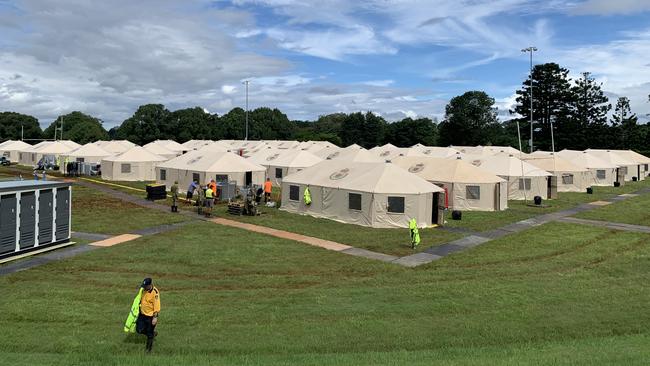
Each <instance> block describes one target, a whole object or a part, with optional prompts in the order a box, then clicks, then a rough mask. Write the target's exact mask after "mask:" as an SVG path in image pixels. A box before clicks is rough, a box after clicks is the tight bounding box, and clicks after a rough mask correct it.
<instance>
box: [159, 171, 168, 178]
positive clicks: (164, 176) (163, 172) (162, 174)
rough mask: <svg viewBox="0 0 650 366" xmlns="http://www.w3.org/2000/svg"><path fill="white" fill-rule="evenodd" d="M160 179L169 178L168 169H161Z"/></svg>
mask: <svg viewBox="0 0 650 366" xmlns="http://www.w3.org/2000/svg"><path fill="white" fill-rule="evenodd" d="M160 180H167V171H166V170H165V169H160Z"/></svg>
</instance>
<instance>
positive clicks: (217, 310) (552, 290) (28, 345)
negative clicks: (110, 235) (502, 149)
mask: <svg viewBox="0 0 650 366" xmlns="http://www.w3.org/2000/svg"><path fill="white" fill-rule="evenodd" d="M649 242H650V236H647V235H644V234H638V233H621V232H613V231H609V230H605V229H602V228H594V227H586V226H577V225H570V224H561V223H553V224H547V225H544V226H541V227H537V228H534V229H531V230H529V231H526V232H523V233H520V234H517V235H512V236H508V237H504V238H502V239H500V240H497V241H494V242H490V243H488V244H485V245H482V246H480V247H477V248H474V249H472V250H468V251H465V252H461V253H458V254H455V255H452V256H450V257H448V258H446V259H444V260H441V261H437V262H434V263H431V264H429V265H426V266H423V267H418V268H416V269H407V268H403V267H399V266H396V265H391V264H385V263H381V262H377V261H370V260H365V259H362V258H356V257H351V256H347V255H343V254H340V253H336V252H331V251H326V250H321V249H318V248H314V247H310V246H307V245H301V244H298V243H295V242H290V241H285V240H280V239H276V238H271V237H267V236H262V235H258V234H255V233H250V232H246V231H241V230H237V229H232V228H226V227H220V226H217V225H213V224H209V223H196V224H191V225H190V226H186V227H183V228H181V229H179V230H176V231H173V232H168V233H165V234H164V235H157V236H150V237H144V238H141V239H138V240H136V241H133V242H129V243H124V244H121V245H118V246H114V247H111V248H105V249H98V250H96V251H92V252H89V253H85V254H82V255H80V256H78V257H75V258H73V259H70V260H66V261H63V262H58V263H52V264H48V265H44V266H41V267H37V268H34V269H31V270H28V271H24V272H20V273H15V274H12V275H9V276H4V277H0V291H2V293H3V296H2V300H0V314H3V315H2V317H0V327H1V328H2V329H3V335H2V336H0V360H2V362H3V363H6V364H11V365H34V364H47V365H80V364H84V365H107V364H109V365H110V364H120V365H149V364H151V365H183V364H192V365H222V364H223V365H232V364H245V365H288V364H307V365H321V364H325V365H351V364H354V365H380V364H385V365H395V364H404V365H414V364H415V365H431V364H443V365H452V364H463V365H466V364H469V365H486V364H487V365H522V364H535V365H539V364H553V365H593V364H622V365H635V364H638V365H641V364H646V363H647V359H648V356H650V355H649V353H650V351H648V350H649V349H650V347H648V346H650V337H649V336H648V329H649V327H648V326H649V325H650V313H648V311H647V306H646V304H647V303H648V302H649V301H650V293H649V292H648V291H647V290H646V286H645V284H646V283H647V282H648V280H649V279H650V272H648V271H647V268H648V264H650V263H649V262H650V246H648V245H647V244H648V243H649ZM143 251H146V252H147V253H151V255H148V256H146V258H143V256H142V253H143ZM149 275H150V276H153V278H154V281H155V282H156V284H157V286H158V287H159V289H160V290H161V299H162V314H161V318H160V323H159V327H158V330H159V333H160V335H159V337H158V338H157V341H156V344H155V346H154V354H153V355H152V356H151V357H145V356H144V355H143V348H144V340H143V339H142V338H141V337H126V336H124V334H122V331H121V328H122V323H123V321H124V319H125V317H126V314H127V312H128V308H129V305H130V302H131V300H132V298H133V296H134V295H135V291H136V287H137V285H138V283H139V282H140V281H141V279H142V278H143V277H145V276H149Z"/></svg>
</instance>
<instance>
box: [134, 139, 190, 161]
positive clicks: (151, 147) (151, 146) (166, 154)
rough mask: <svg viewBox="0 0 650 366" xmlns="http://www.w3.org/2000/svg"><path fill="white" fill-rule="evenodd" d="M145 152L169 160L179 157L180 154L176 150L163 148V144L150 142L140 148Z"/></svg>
mask: <svg viewBox="0 0 650 366" xmlns="http://www.w3.org/2000/svg"><path fill="white" fill-rule="evenodd" d="M142 147H143V148H144V149H145V150H147V151H149V152H150V153H153V154H156V155H158V156H162V157H163V158H165V159H167V160H169V159H173V158H175V157H177V156H178V155H181V154H182V152H181V151H178V150H170V149H168V148H166V147H165V145H164V144H162V143H156V142H150V143H148V144H146V145H144V146H142Z"/></svg>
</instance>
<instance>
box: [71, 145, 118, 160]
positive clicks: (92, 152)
mask: <svg viewBox="0 0 650 366" xmlns="http://www.w3.org/2000/svg"><path fill="white" fill-rule="evenodd" d="M111 155H113V153H110V152H108V151H106V150H104V149H102V148H101V147H99V146H97V145H95V144H93V143H89V144H85V145H83V146H82V147H80V148H78V149H76V150H73V151H71V152H70V153H69V154H68V156H72V157H76V158H78V157H84V156H93V157H107V156H111Z"/></svg>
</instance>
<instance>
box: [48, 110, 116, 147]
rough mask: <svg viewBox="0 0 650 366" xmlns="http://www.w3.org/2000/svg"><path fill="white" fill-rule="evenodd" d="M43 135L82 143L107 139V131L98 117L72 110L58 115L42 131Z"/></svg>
mask: <svg viewBox="0 0 650 366" xmlns="http://www.w3.org/2000/svg"><path fill="white" fill-rule="evenodd" d="M55 134H56V136H55ZM43 137H44V138H46V139H53V138H55V137H56V138H57V139H64V140H72V141H74V142H76V143H79V144H82V145H83V144H87V143H89V142H94V141H97V140H108V132H107V131H106V129H104V126H102V121H101V120H100V119H99V118H95V117H93V116H89V115H87V114H84V113H81V112H79V111H74V112H72V113H68V114H66V115H63V116H59V117H58V118H57V119H56V120H55V121H54V122H52V123H51V124H50V126H49V127H48V128H46V129H45V131H43Z"/></svg>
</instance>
